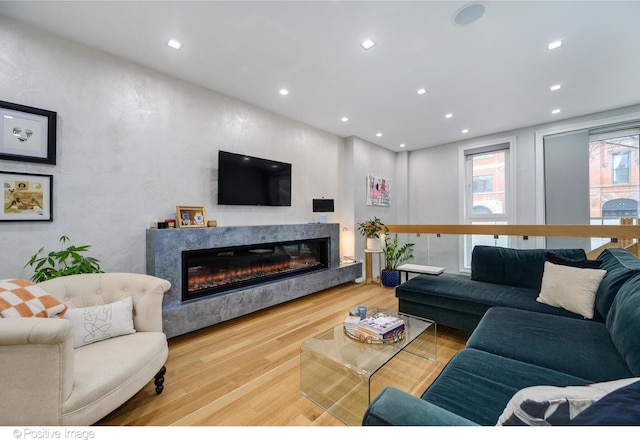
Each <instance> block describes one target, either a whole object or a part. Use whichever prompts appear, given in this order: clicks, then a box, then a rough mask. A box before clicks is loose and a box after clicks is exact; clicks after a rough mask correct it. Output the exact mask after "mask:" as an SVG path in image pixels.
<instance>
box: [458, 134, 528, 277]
mask: <svg viewBox="0 0 640 440" xmlns="http://www.w3.org/2000/svg"><path fill="white" fill-rule="evenodd" d="M499 151H505V152H506V153H507V154H506V156H505V176H504V179H505V189H504V190H505V196H504V203H505V206H504V212H503V213H501V214H474V213H473V167H472V160H471V159H470V157H472V156H474V155H477V154H488V153H494V152H499ZM458 163H459V173H458V175H459V194H460V198H461V202H462V203H460V204H459V213H458V218H459V222H460V223H461V224H482V223H494V224H514V223H516V213H515V203H514V202H515V194H516V180H515V173H514V172H513V170H515V166H516V138H515V136H510V137H505V138H497V139H487V140H486V141H482V142H478V143H475V144H468V145H462V146H460V147H459V148H458ZM472 239H473V236H467V235H461V236H460V239H459V252H458V255H459V268H458V270H459V271H460V272H462V273H469V272H471V267H470V264H466V263H467V262H470V254H471V242H472ZM487 239H489V240H491V239H492V237H487ZM514 239H515V237H506V244H507V246H512V245H513V243H514V242H513V240H514ZM493 240H494V241H493V242H494V244H495V245H497V246H501V245H504V244H505V240H504V237H502V238H498V239H493ZM498 241H499V242H500V243H498Z"/></svg>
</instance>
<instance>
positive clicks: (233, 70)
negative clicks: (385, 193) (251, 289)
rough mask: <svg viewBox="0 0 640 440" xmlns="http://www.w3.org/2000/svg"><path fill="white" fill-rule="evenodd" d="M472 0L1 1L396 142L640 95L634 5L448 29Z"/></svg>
mask: <svg viewBox="0 0 640 440" xmlns="http://www.w3.org/2000/svg"><path fill="white" fill-rule="evenodd" d="M468 3H469V2H459V1H283V2H276V1H257V2H251V1H233V2H231V1H196V2H187V1H175V2H174V1H143V2H132V1H116V2H100V1H89V2H84V1H71V2H61V1H45V2H31V1H29V2H24V1H15V2H11V1H2V2H0V14H1V15H4V16H6V17H10V18H14V19H16V20H19V21H23V22H26V23H29V24H32V25H35V26H37V27H40V28H43V29H46V30H49V31H51V32H54V33H56V34H59V35H61V36H64V37H66V38H69V39H72V40H76V41H79V42H82V43H84V44H86V45H88V46H92V47H95V48H98V49H100V50H104V51H106V52H109V53H111V54H114V55H116V56H118V57H121V58H124V59H127V60H131V61H134V62H136V63H139V64H141V65H144V66H148V67H150V68H152V69H155V70H157V71H160V72H164V73H166V74H169V75H172V76H174V77H178V78H182V79H184V80H186V81H189V82H191V83H194V84H198V85H201V86H203V87H207V88H209V89H212V90H215V91H217V92H220V93H223V94H225V95H228V96H232V97H234V98H237V99H240V100H242V101H245V102H248V103H251V104H254V105H256V106H259V107H262V108H264V109H268V110H271V111H273V112H275V113H278V114H281V115H284V116H287V117H290V118H292V119H295V120H298V121H301V122H303V123H306V124H309V125H311V126H314V127H318V128H320V129H323V130H326V131H329V132H331V133H335V134H337V135H340V136H345V137H346V136H351V135H355V136H358V137H360V138H363V139H366V140H368V141H370V142H373V143H375V144H378V145H381V146H383V147H386V148H388V149H390V150H392V151H402V150H403V148H401V147H400V144H403V143H404V144H406V147H405V149H407V150H413V149H418V148H424V147H430V146H434V145H440V144H443V143H448V142H453V141H458V140H461V139H467V138H472V137H476V136H481V135H485V134H490V133H497V132H501V131H506V130H510V129H516V128H521V127H527V126H532V125H537V124H543V123H548V122H551V121H555V120H559V119H566V118H570V117H574V116H581V115H585V114H590V113H595V112H599V111H604V110H609V109H613V108H619V107H624V106H628V105H634V104H639V103H640V81H639V78H640V56H639V55H640V25H639V21H640V2H638V1H622V2H616V1H587V2H578V1H566V2H560V1H550V2H546V1H529V2H521V1H482V2H475V3H481V4H482V5H484V6H485V9H486V10H485V14H484V16H482V18H480V19H479V20H478V21H476V22H475V23H473V24H470V25H468V26H459V25H456V24H454V23H453V16H454V14H455V12H456V11H457V10H459V9H460V8H461V7H462V6H464V5H467V4H468ZM170 38H175V39H177V40H180V41H181V42H182V43H183V47H182V49H180V50H179V51H176V50H174V49H171V48H169V47H168V46H167V45H166V43H167V41H168V40H169V39H170ZM366 38H371V39H372V40H374V41H375V42H376V43H377V45H376V46H375V47H373V48H372V49H370V50H367V51H365V50H364V49H362V48H361V47H360V46H359V43H360V42H361V41H363V40H364V39H366ZM556 39H561V40H562V42H563V45H562V47H561V48H559V49H556V50H554V51H549V50H547V44H548V43H549V42H551V41H553V40H556ZM0 68H1V67H0ZM558 83H559V84H562V88H561V89H560V90H559V91H556V92H551V91H550V90H549V87H550V86H551V85H553V84H558ZM422 87H424V88H426V89H427V90H428V92H427V93H426V94H424V95H418V94H417V93H416V90H417V89H419V88H422ZM281 88H287V89H288V90H289V91H290V93H289V95H287V96H282V95H280V94H279V93H278V92H279V90H280V89H281ZM556 108H559V109H561V112H560V113H559V114H556V115H553V114H552V113H551V111H552V110H553V109H556ZM446 113H452V114H453V117H452V118H450V119H447V118H445V117H444V115H445V114H446ZM342 116H348V117H349V121H348V122H346V123H345V122H341V121H340V118H341V117H342ZM464 128H467V129H468V130H469V133H467V134H462V133H461V130H462V129H464ZM378 132H381V133H382V134H383V135H382V137H377V136H376V133H378Z"/></svg>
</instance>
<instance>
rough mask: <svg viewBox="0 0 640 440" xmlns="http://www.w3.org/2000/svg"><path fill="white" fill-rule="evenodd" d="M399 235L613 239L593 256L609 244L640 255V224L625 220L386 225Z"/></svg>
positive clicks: (591, 253) (591, 254)
mask: <svg viewBox="0 0 640 440" xmlns="http://www.w3.org/2000/svg"><path fill="white" fill-rule="evenodd" d="M386 226H387V228H388V229H389V232H391V233H396V234H435V235H436V236H440V235H493V236H500V235H503V236H504V235H506V236H521V237H564V238H609V239H610V240H611V242H609V243H607V244H605V245H603V246H601V247H600V248H598V249H599V251H598V249H594V250H591V251H588V254H589V255H590V258H592V257H593V255H596V256H597V255H598V254H599V253H600V252H601V251H602V250H603V249H605V248H607V247H621V248H624V249H627V250H629V252H631V253H633V254H634V255H636V256H640V254H639V253H638V252H639V249H638V248H639V246H638V241H639V240H640V224H638V222H637V221H635V223H634V219H621V224H620V225H462V224H458V225H386Z"/></svg>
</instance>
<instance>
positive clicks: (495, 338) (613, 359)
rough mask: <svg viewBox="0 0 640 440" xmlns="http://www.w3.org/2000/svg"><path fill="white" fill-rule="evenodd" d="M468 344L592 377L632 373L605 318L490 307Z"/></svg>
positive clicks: (605, 378)
mask: <svg viewBox="0 0 640 440" xmlns="http://www.w3.org/2000/svg"><path fill="white" fill-rule="evenodd" d="M565 335H571V336H570V337H564V336H565ZM467 347H469V348H474V349H477V350H482V351H486V352H489V353H493V354H497V355H500V356H504V357H508V358H511V359H515V360H519V361H522V362H526V363H528V364H532V365H538V366H540V367H544V368H549V369H551V370H556V371H559V372H562V373H566V374H570V375H572V376H576V377H580V378H582V379H585V380H588V381H592V382H604V381H610V380H616V379H623V378H626V377H630V376H633V373H631V371H630V370H629V367H628V366H627V364H626V362H625V361H624V359H623V358H622V356H620V354H619V353H618V350H617V349H616V347H615V345H614V344H613V342H612V341H611V337H610V336H609V331H608V329H607V327H606V326H605V325H604V323H601V322H593V321H587V320H584V319H571V318H567V317H562V316H551V315H547V314H543V313H535V312H529V311H526V310H517V309H510V308H504V307H494V308H492V309H491V310H489V311H488V312H487V313H486V315H485V316H484V317H483V318H482V320H481V321H480V323H479V324H478V327H477V328H476V330H475V331H474V332H473V334H472V335H471V336H470V337H469V340H468V341H467Z"/></svg>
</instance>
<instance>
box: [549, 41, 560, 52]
mask: <svg viewBox="0 0 640 440" xmlns="http://www.w3.org/2000/svg"><path fill="white" fill-rule="evenodd" d="M560 46H562V40H556V41H552V42H551V43H549V44H548V45H547V49H549V50H553V49H557V48H559V47H560Z"/></svg>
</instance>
